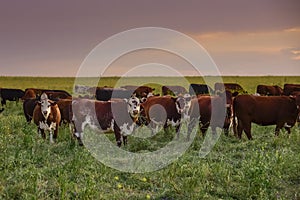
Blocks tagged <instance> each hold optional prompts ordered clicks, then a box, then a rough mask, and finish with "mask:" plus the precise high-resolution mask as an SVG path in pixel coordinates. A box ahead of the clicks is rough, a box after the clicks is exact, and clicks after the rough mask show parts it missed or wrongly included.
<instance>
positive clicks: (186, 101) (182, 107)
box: [175, 94, 192, 114]
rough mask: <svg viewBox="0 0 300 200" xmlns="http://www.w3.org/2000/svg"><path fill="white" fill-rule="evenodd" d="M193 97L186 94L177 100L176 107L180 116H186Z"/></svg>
mask: <svg viewBox="0 0 300 200" xmlns="http://www.w3.org/2000/svg"><path fill="white" fill-rule="evenodd" d="M191 99H192V97H191V95H189V94H185V95H184V96H179V97H177V98H176V101H175V105H176V109H177V112H178V113H179V114H185V113H187V112H188V110H189V109H190V107H191Z"/></svg>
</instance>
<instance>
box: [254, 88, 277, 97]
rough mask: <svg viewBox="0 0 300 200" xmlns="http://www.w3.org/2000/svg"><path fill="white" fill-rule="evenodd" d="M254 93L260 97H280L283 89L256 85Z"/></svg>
mask: <svg viewBox="0 0 300 200" xmlns="http://www.w3.org/2000/svg"><path fill="white" fill-rule="evenodd" d="M256 93H257V94H259V95H261V96H281V95H282V94H283V89H282V88H281V87H279V86H278V85H272V86H271V85H258V86H257V87H256Z"/></svg>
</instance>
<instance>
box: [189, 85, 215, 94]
mask: <svg viewBox="0 0 300 200" xmlns="http://www.w3.org/2000/svg"><path fill="white" fill-rule="evenodd" d="M189 93H190V95H201V94H213V93H214V91H213V89H212V88H211V87H210V86H209V85H206V84H195V83H192V84H190V88H189Z"/></svg>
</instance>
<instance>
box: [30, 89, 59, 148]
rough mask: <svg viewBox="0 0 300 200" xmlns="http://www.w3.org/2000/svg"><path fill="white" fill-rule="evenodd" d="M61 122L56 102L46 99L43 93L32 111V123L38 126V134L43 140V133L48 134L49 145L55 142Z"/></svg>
mask: <svg viewBox="0 0 300 200" xmlns="http://www.w3.org/2000/svg"><path fill="white" fill-rule="evenodd" d="M60 120H61V115H60V111H59V108H58V105H57V103H56V102H54V101H51V100H49V99H48V97H47V95H46V94H45V93H43V94H42V95H41V100H40V101H39V102H38V103H37V104H36V106H35V108H34V110H33V121H34V123H35V124H36V125H37V126H38V133H40V134H41V135H42V137H43V138H44V139H45V138H46V135H45V131H49V132H50V143H53V142H54V141H53V139H54V140H56V138H57V134H58V126H59V123H60Z"/></svg>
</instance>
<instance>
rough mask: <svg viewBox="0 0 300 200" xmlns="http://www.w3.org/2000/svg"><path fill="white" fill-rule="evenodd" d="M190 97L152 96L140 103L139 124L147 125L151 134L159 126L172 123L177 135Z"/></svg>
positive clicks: (156, 130)
mask: <svg viewBox="0 0 300 200" xmlns="http://www.w3.org/2000/svg"><path fill="white" fill-rule="evenodd" d="M190 101H191V97H190V96H189V95H188V96H184V97H182V96H181V97H177V98H175V97H171V96H162V97H160V96H152V97H149V98H148V99H147V100H146V101H145V102H144V103H142V104H141V116H140V118H139V122H138V123H139V125H142V124H145V125H149V126H150V129H151V131H152V134H155V133H157V132H158V131H159V128H160V126H163V127H164V129H166V128H167V127H168V126H170V125H172V126H174V127H175V129H176V133H177V137H179V128H180V123H181V119H182V118H184V117H186V116H187V112H186V111H188V110H189V106H190Z"/></svg>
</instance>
